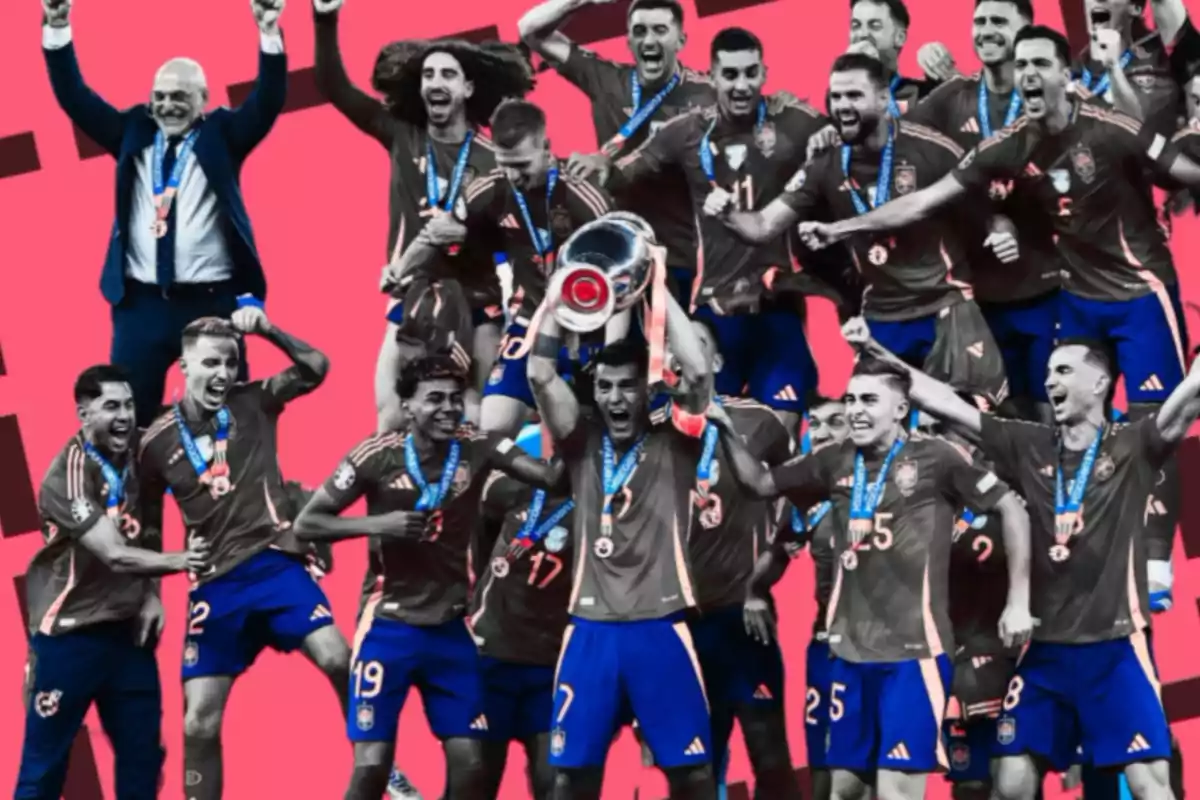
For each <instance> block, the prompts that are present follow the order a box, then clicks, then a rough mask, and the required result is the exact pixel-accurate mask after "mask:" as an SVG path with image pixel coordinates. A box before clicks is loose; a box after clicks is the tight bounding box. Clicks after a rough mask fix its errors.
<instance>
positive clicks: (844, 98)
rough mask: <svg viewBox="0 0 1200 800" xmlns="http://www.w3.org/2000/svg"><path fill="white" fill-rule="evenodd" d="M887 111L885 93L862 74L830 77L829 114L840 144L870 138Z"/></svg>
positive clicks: (836, 73)
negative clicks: (840, 136)
mask: <svg viewBox="0 0 1200 800" xmlns="http://www.w3.org/2000/svg"><path fill="white" fill-rule="evenodd" d="M859 5H862V4H861V3H860V4H859ZM856 8H857V6H856ZM887 107H888V93H887V89H885V88H883V87H880V86H876V85H875V84H874V83H873V82H872V81H871V78H870V76H869V75H867V73H866V71H865V70H861V69H856V70H849V71H847V72H835V73H833V74H832V75H830V76H829V113H830V115H832V117H833V122H834V124H835V125H837V126H838V130H839V131H840V132H841V134H842V140H843V141H845V142H847V143H849V144H857V143H859V142H862V141H863V140H864V139H866V138H867V137H868V136H870V135H871V132H872V131H874V130H875V128H876V126H877V125H878V124H879V120H881V119H882V118H883V117H884V116H885V115H886V114H887Z"/></svg>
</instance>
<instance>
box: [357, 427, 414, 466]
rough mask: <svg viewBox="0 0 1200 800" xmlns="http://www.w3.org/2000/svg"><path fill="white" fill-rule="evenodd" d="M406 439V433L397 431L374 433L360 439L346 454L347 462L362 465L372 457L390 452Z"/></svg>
mask: <svg viewBox="0 0 1200 800" xmlns="http://www.w3.org/2000/svg"><path fill="white" fill-rule="evenodd" d="M403 441H404V434H402V433H397V432H396V431H385V432H383V433H372V434H371V435H370V436H367V437H366V438H365V439H362V440H361V441H359V443H358V444H356V445H355V446H354V447H353V448H352V449H351V450H350V452H349V453H347V454H346V459H345V460H346V462H347V463H348V464H350V466H352V467H361V466H362V465H363V464H366V463H367V462H368V461H370V460H371V459H372V458H377V457H379V456H381V455H383V454H385V453H388V452H390V451H392V450H394V449H395V448H398V447H400V446H401V444H402V443H403Z"/></svg>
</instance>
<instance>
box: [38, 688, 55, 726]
mask: <svg viewBox="0 0 1200 800" xmlns="http://www.w3.org/2000/svg"><path fill="white" fill-rule="evenodd" d="M61 699H62V692H60V691H59V690H58V689H51V690H50V691H48V692H38V693H37V695H36V696H35V697H34V698H33V710H34V711H36V712H37V715H38V716H39V717H41V718H42V719H46V718H47V717H53V716H54V715H55V714H57V713H58V701H59V700H61Z"/></svg>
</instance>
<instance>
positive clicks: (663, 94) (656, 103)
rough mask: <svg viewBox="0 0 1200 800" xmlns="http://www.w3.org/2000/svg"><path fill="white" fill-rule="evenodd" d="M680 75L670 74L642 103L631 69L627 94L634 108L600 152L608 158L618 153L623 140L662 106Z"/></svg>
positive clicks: (640, 87) (623, 143) (637, 84)
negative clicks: (656, 91) (663, 83)
mask: <svg viewBox="0 0 1200 800" xmlns="http://www.w3.org/2000/svg"><path fill="white" fill-rule="evenodd" d="M680 77H681V76H680V74H679V72H676V73H675V74H674V75H672V76H671V80H669V81H667V84H666V85H665V86H663V87H662V88H661V89H659V90H658V94H656V95H654V97H651V98H650V100H649V102H647V103H646V105H642V84H641V83H640V82H639V81H638V77H637V70H636V69H634V70H631V71H630V73H629V94H630V98H631V100H632V102H633V107H634V108H635V109H636V110H635V111H634V112H633V114H632V115H630V117H629V119H627V120H626V121H625V124H624V125H622V126H621V130H619V131H617V135H616V136H614V137H612V138H611V139H609V140H608V141H607V142H605V143H604V146H603V147H601V148H600V152H602V153H604V155H606V156H608V157H609V158H611V157H613V156H615V155H616V154H617V153H619V152H620V151H621V148H622V147H623V146H624V145H625V142H627V141H629V137H630V136H633V135H634V134H635V133H637V132H638V130H639V129H640V128H641V127H642V126H643V125H645V124H646V120H648V119H650V118H651V117H652V116H654V112H656V111H658V109H659V108H661V107H662V104H663V103H664V102H665V101H666V99H667V95H669V94H670V93H671V92H673V91H674V90H675V87H676V86H678V85H679V80H680Z"/></svg>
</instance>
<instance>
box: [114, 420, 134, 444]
mask: <svg viewBox="0 0 1200 800" xmlns="http://www.w3.org/2000/svg"><path fill="white" fill-rule="evenodd" d="M132 433H133V424H132V423H131V422H130V421H128V420H119V421H117V422H114V423H113V424H112V425H110V426H109V427H108V441H109V444H110V446H111V447H112V448H113V449H115V450H124V449H125V448H126V447H128V446H129V437H130V435H131V434H132Z"/></svg>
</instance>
